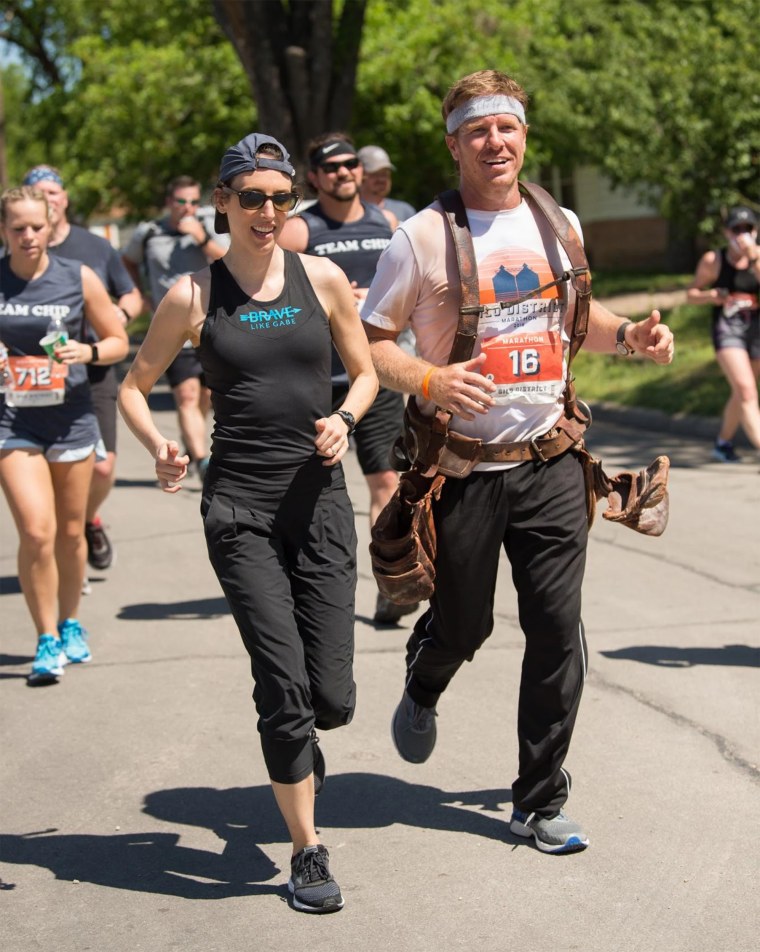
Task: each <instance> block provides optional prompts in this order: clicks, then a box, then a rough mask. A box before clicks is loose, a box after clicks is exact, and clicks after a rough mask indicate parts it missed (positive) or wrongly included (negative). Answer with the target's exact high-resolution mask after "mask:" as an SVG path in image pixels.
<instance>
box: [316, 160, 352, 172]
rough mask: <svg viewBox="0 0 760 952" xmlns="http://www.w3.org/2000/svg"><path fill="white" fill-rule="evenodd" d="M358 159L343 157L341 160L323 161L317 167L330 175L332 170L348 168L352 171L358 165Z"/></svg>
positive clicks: (337, 170)
mask: <svg viewBox="0 0 760 952" xmlns="http://www.w3.org/2000/svg"><path fill="white" fill-rule="evenodd" d="M359 164H360V163H359V160H358V159H357V158H353V159H343V161H342V162H323V163H322V164H321V165H320V166H319V167H320V169H322V171H323V172H325V173H326V174H327V175H332V174H333V172H339V171H340V170H341V169H349V170H350V171H353V170H354V169H356V168H358V167H359Z"/></svg>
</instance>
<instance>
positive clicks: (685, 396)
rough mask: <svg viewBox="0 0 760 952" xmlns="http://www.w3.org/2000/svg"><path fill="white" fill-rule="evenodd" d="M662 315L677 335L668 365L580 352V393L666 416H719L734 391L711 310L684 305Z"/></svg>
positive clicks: (589, 399) (576, 365) (577, 360)
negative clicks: (721, 363) (715, 341)
mask: <svg viewBox="0 0 760 952" xmlns="http://www.w3.org/2000/svg"><path fill="white" fill-rule="evenodd" d="M662 316H663V321H664V322H665V323H666V324H668V325H669V327H670V329H671V330H672V331H673V334H674V335H675V339H676V350H675V357H674V358H673V363H672V364H671V365H670V366H668V367H660V366H658V365H657V364H654V363H652V362H651V361H649V360H647V359H646V358H639V357H634V358H632V359H630V360H624V359H621V358H620V357H612V356H607V355H606V354H587V353H584V352H583V350H581V352H580V353H579V354H578V356H577V357H576V358H575V361H574V362H573V370H574V372H575V377H576V388H577V391H578V395H579V396H580V397H581V398H582V399H583V400H585V401H586V402H587V403H593V402H594V401H607V402H610V403H618V404H621V405H623V406H630V407H646V408H650V409H655V410H662V411H663V412H665V413H668V414H677V413H687V414H692V415H694V416H720V414H721V412H722V410H723V405H724V404H725V402H726V400H727V399H728V396H729V392H730V391H729V387H728V384H727V382H726V380H725V378H724V376H723V374H722V373H721V371H720V369H719V368H718V365H717V363H716V361H715V353H714V351H713V347H712V343H711V339H710V308H709V307H702V306H699V307H696V306H692V305H685V306H683V307H677V308H674V309H673V310H672V311H666V312H663V315H662Z"/></svg>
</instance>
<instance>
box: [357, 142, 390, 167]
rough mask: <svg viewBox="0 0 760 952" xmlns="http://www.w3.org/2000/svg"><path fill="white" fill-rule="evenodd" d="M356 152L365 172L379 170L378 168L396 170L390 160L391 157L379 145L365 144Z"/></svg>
mask: <svg viewBox="0 0 760 952" xmlns="http://www.w3.org/2000/svg"><path fill="white" fill-rule="evenodd" d="M357 154H358V156H359V161H360V162H361V164H362V165H363V166H364V171H365V172H370V173H372V172H379V171H380V169H391V170H392V171H394V172H395V171H396V166H395V165H394V164H393V162H391V157H390V156H389V155H388V153H387V152H386V151H385V149H381V148H380V146H379V145H365V146H364V147H363V148H361V149H359V152H358V153H357Z"/></svg>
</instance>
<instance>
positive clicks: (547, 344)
mask: <svg viewBox="0 0 760 952" xmlns="http://www.w3.org/2000/svg"><path fill="white" fill-rule="evenodd" d="M481 351H482V353H484V354H485V355H486V360H485V363H484V364H483V365H482V367H481V368H480V372H481V373H482V374H483V376H484V377H488V379H489V380H491V381H493V383H495V384H496V387H497V390H496V393H495V394H494V395H493V396H494V399H495V400H496V402H497V403H506V402H508V399H509V398H510V397H512V398H515V397H518V396H519V397H521V398H522V399H523V400H524V401H525V402H528V403H552V402H554V400H555V399H556V397H557V394H558V393H559V392H560V388H561V386H562V382H563V372H562V371H563V366H562V358H563V348H562V340H561V337H560V335H559V334H557V333H555V332H553V331H535V332H530V333H518V334H498V335H497V336H495V337H491V338H489V339H488V340H484V341H482V342H481ZM500 398H501V399H500Z"/></svg>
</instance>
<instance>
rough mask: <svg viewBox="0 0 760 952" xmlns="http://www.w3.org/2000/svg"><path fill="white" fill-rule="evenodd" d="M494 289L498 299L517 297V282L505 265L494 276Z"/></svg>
mask: <svg viewBox="0 0 760 952" xmlns="http://www.w3.org/2000/svg"><path fill="white" fill-rule="evenodd" d="M493 289H494V293H495V294H496V297H497V299H498V298H499V297H516V296H517V293H518V291H517V281H516V280H515V276H514V275H513V274H512V272H511V271H507V269H506V268H505V267H504V265H501V266H500V268H499V270H498V271H497V272H496V274H495V275H494V276H493Z"/></svg>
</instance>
